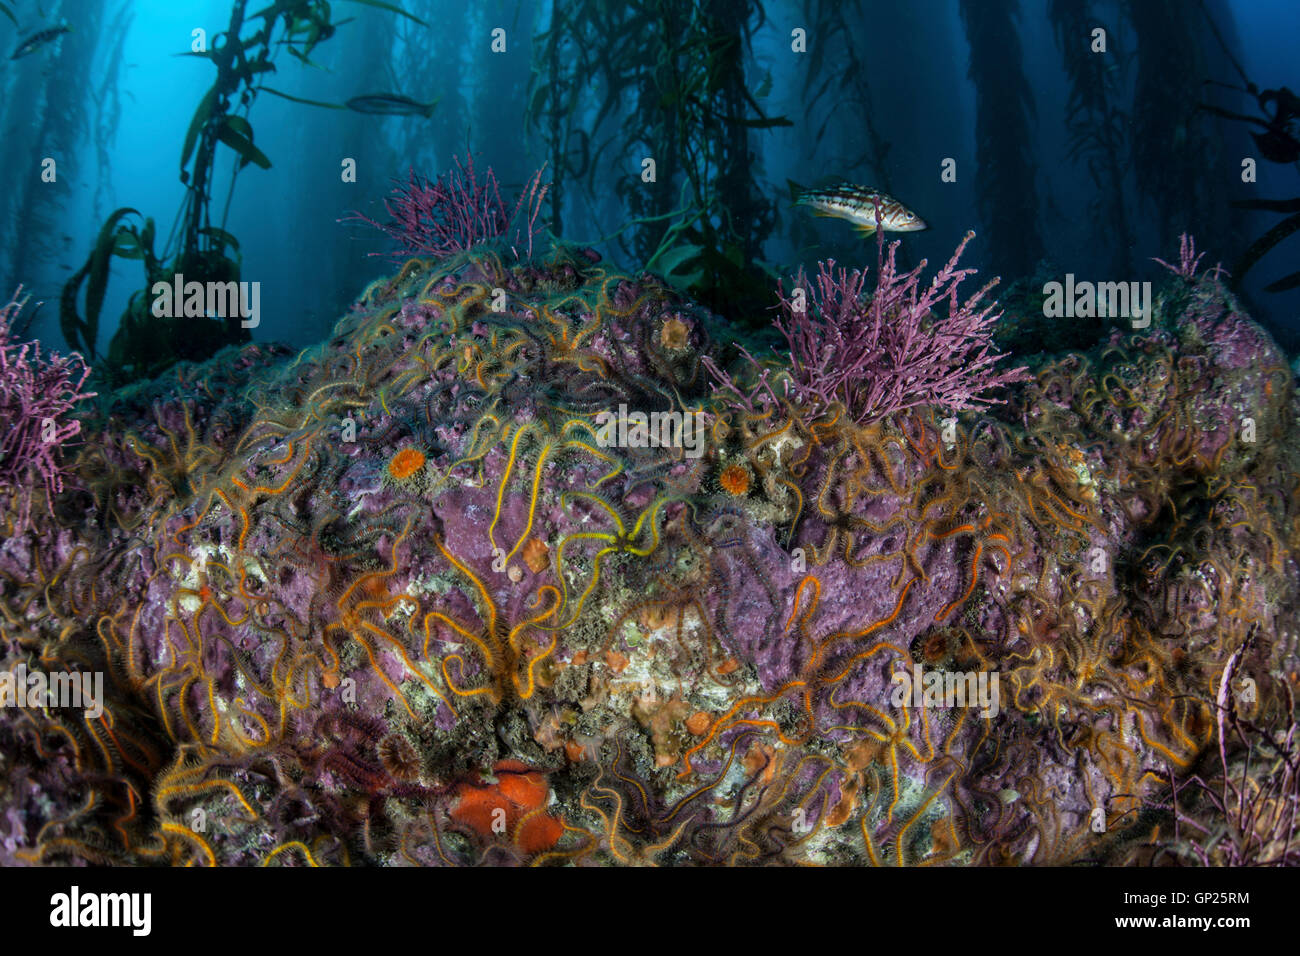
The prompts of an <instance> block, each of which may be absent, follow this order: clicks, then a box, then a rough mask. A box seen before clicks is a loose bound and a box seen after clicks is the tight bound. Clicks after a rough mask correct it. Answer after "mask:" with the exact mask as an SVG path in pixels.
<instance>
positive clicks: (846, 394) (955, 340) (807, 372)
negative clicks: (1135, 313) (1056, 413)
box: [715, 232, 1027, 424]
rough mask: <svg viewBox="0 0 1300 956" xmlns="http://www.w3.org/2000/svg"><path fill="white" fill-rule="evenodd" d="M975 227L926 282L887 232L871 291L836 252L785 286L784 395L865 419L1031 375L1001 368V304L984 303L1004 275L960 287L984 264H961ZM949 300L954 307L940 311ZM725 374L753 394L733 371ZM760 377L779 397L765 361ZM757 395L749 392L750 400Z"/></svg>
mask: <svg viewBox="0 0 1300 956" xmlns="http://www.w3.org/2000/svg"><path fill="white" fill-rule="evenodd" d="M882 235H883V234H882ZM974 235H975V234H974V233H973V232H972V233H967V234H966V237H965V238H964V239H963V240H962V241H961V244H960V245H959V246H958V247H957V251H956V252H954V253H953V255H952V258H951V259H949V260H948V262H947V264H946V265H944V267H943V268H942V269H940V270H939V272H938V273H937V274H936V275H935V276H934V278H933V279H932V280H931V281H930V284H929V285H928V286H926V287H924V289H923V288H922V285H921V273H922V271H923V270H924V268H925V266H926V263H925V260H922V261H921V263H920V264H919V265H918V266H917V267H916V268H915V269H913V270H911V271H910V272H906V273H900V271H899V269H898V266H897V264H896V261H895V257H896V254H897V251H898V243H897V242H894V243H891V244H890V246H889V251H888V253H885V252H884V247H883V240H882V241H881V244H880V246H879V249H880V255H879V256H878V257H877V264H878V268H877V279H876V286H875V291H874V293H873V294H872V295H871V296H870V298H869V299H868V298H867V297H866V295H865V289H866V273H865V272H863V271H861V270H857V269H855V270H853V271H852V272H849V271H848V270H847V269H843V268H841V269H836V268H835V261H834V260H829V261H826V262H821V263H819V264H818V272H817V278H816V280H815V281H814V282H810V281H809V280H808V279H807V277H806V276H804V275H803V274H802V273H800V275H799V276H798V277H797V278H796V279H795V284H794V289H793V290H792V291H791V293H790V294H789V295H786V294H785V291H784V288H782V290H781V293H780V315H779V317H778V318H777V319H776V323H775V324H776V327H777V328H778V329H779V330H780V331H781V334H782V335H783V336H785V340H786V342H787V344H788V345H789V350H790V370H789V378H788V380H787V381H786V382H785V383H784V388H783V390H782V393H781V395H780V396H779V397H780V398H787V399H789V400H791V401H793V402H795V403H796V404H798V405H799V406H800V407H801V408H802V409H804V410H805V411H807V412H809V413H812V414H820V413H823V412H825V411H827V410H829V409H831V408H833V407H835V406H837V405H838V406H839V407H841V408H843V409H844V410H845V412H846V413H847V414H848V415H849V416H850V417H851V418H852V419H853V420H854V421H855V422H857V423H858V424H866V423H867V422H871V421H876V420H878V419H880V418H883V417H885V416H886V415H890V414H894V413H897V412H902V411H906V410H908V409H911V408H917V407H919V406H922V405H926V406H938V407H940V408H944V409H948V410H951V411H964V410H966V409H971V408H982V407H987V406H988V405H991V404H995V403H999V402H1000V401H1002V400H1001V399H998V398H994V397H993V396H991V395H990V394H989V393H990V392H992V391H994V390H995V389H998V388H1001V387H1003V386H1006V385H1010V384H1013V383H1015V382H1021V381H1024V380H1025V378H1026V377H1027V376H1026V375H1025V370H1024V369H1023V368H1017V369H1011V370H1003V371H999V370H998V369H997V368H996V367H995V366H996V364H997V362H998V361H999V359H1001V358H1002V357H1003V356H1002V355H1001V354H1000V353H998V352H997V351H996V350H995V349H994V347H993V343H992V339H991V335H992V326H993V324H994V323H995V322H996V321H997V319H998V317H999V316H1000V315H1001V313H1000V312H998V311H997V303H996V302H990V303H988V304H987V305H983V306H982V307H981V303H982V302H983V301H984V298H985V296H986V294H987V293H988V292H989V290H990V289H992V288H993V286H994V285H995V284H996V283H997V280H996V279H994V280H993V281H991V282H988V283H986V284H985V285H984V286H983V287H982V288H981V289H979V290H978V291H977V292H975V293H974V294H973V295H972V296H970V298H968V299H966V300H965V301H964V302H962V301H959V300H958V297H957V289H958V286H960V285H961V283H962V280H964V279H965V278H966V277H968V276H970V275H973V274H974V273H975V271H976V270H974V269H958V268H957V261H958V259H959V258H960V257H961V254H962V252H963V251H964V250H965V248H966V245H967V243H969V242H970V240H971V239H972V238H974ZM941 304H945V305H946V314H942V315H940V314H939V312H938V308H937V307H938V306H940V305H941ZM753 364H755V365H756V364H757V363H753ZM715 374H716V377H717V378H718V379H719V381H720V383H721V384H722V385H723V386H724V388H727V389H729V390H731V391H733V392H735V393H736V394H737V395H738V396H740V397H741V398H742V399H743V398H744V395H743V393H741V392H740V391H739V389H738V388H737V387H736V386H735V384H734V383H732V381H731V379H730V378H729V377H728V376H726V375H724V374H721V373H715ZM760 381H761V384H760V386H759V393H758V395H757V396H756V397H757V401H758V402H759V403H760V404H761V403H763V402H764V401H766V400H771V401H772V402H773V403H774V404H775V403H776V400H777V398H778V396H777V395H776V393H775V392H773V391H772V385H771V384H770V383H769V382H768V378H767V376H766V375H764V374H762V370H760ZM752 401H753V399H745V403H746V405H749V404H750V403H751V402H752Z"/></svg>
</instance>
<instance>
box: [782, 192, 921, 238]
mask: <svg viewBox="0 0 1300 956" xmlns="http://www.w3.org/2000/svg"><path fill="white" fill-rule="evenodd" d="M795 205H796V206H807V207H809V208H810V209H811V210H812V212H813V215H814V216H831V217H833V218H836V219H844V220H846V221H848V222H849V223H851V224H852V226H853V228H854V229H856V230H857V231H858V232H859V233H860V234H861V235H863V236H870V235H871V234H872V233H874V232H875V231H876V216H877V215H879V217H880V228H881V231H882V232H919V231H920V230H922V229H927V228H929V227H928V226H926V224H925V220H924V219H922V218H921V217H920V216H918V215H917V214H916V213H914V212H912V210H910V209H908V208H907V207H906V206H904V205H903V204H902V203H901V202H899V201H898V200H897V199H894V198H893V197H892V196H887V195H885V194H884V193H882V192H877V191H876V190H874V189H868V188H867V187H866V186H858V185H855V184H853V183H841V184H840V185H838V186H831V187H829V188H827V189H809V190H808V191H806V192H803V193H800V195H799V198H798V199H796V200H795Z"/></svg>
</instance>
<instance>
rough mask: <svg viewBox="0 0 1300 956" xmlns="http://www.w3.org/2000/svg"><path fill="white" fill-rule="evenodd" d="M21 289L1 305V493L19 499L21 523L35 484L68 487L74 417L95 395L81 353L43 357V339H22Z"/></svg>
mask: <svg viewBox="0 0 1300 956" xmlns="http://www.w3.org/2000/svg"><path fill="white" fill-rule="evenodd" d="M21 295H22V289H21V288H19V289H18V291H17V292H16V293H15V294H14V296H13V298H12V299H10V301H9V303H8V304H7V305H5V306H4V308H2V309H0V494H2V495H4V496H6V497H8V498H10V499H11V500H13V501H15V502H16V507H15V508H14V509H13V512H14V515H15V520H16V524H17V527H18V528H19V529H22V528H25V527H26V526H27V524H28V521H29V519H30V515H31V504H32V495H33V491H34V486H35V485H40V486H41V487H42V488H43V489H44V491H45V494H46V495H47V496H48V497H50V498H52V497H53V496H54V495H55V494H57V493H58V492H60V491H62V490H63V480H64V469H63V464H62V461H61V454H62V450H63V447H64V446H65V445H66V444H67V442H69V441H70V440H71V439H72V438H75V437H76V436H77V435H78V434H79V433H80V431H81V423H80V422H79V421H78V420H77V419H75V418H73V417H72V415H71V413H72V410H73V409H74V408H75V407H76V405H77V403H78V402H81V401H83V400H85V399H88V398H93V397H94V395H95V393H94V392H83V391H82V386H83V385H84V384H85V382H86V378H87V376H89V375H90V368H89V367H88V366H87V365H86V363H85V361H84V360H83V359H82V358H81V356H80V355H78V354H77V353H76V352H74V353H72V354H71V355H68V356H64V357H60V356H59V355H58V354H54V355H51V356H50V357H49V358H48V359H42V358H41V344H40V342H21V343H20V342H17V341H16V340H15V337H14V334H13V323H14V320H15V319H16V318H17V317H18V314H19V312H20V311H21V310H22V307H23V305H24V304H25V303H26V301H27V300H26V299H20V298H19V296H21Z"/></svg>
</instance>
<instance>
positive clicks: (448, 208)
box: [342, 154, 550, 260]
mask: <svg viewBox="0 0 1300 956" xmlns="http://www.w3.org/2000/svg"><path fill="white" fill-rule="evenodd" d="M544 172H545V167H544V166H543V167H542V169H539V170H538V171H537V172H536V173H535V174H533V176H532V178H531V179H530V180H529V181H528V183H527V185H526V186H525V187H524V190H523V192H522V193H520V195H519V198H518V199H517V200H516V202H515V205H514V208H513V209H511V208H508V207H507V205H506V203H505V201H504V200H503V199H502V198H501V185H500V183H499V182H498V181H497V177H496V174H495V173H494V172H493V171H492V167H490V166H489V167H488V168H487V170H486V172H485V173H484V174H483V177H482V179H481V180H480V178H479V176H478V173H477V171H476V170H475V168H474V157H473V155H472V154H469V155H467V156H466V157H465V160H464V161H463V162H462V160H461V159H460V158H459V157H456V159H455V161H454V166H453V168H451V169H449V170H448V171H447V172H445V173H443V174H442V175H441V176H439V177H438V178H437V179H434V180H429V179H426V178H423V177H421V176H419V175H417V174H416V172H415V170H411V171H410V179H409V180H408V181H407V182H405V183H403V182H401V181H397V188H396V189H395V190H394V191H393V193H392V195H390V196H389V197H388V198H387V199H385V200H384V206H385V208H386V209H387V210H388V215H389V216H390V217H391V218H390V220H389V221H388V222H386V223H380V222H376V221H375V220H373V219H371V218H369V217H368V216H365V215H363V214H361V213H353V214H352V215H351V216H349V217H347V219H345V220H342V221H360V222H364V223H366V224H367V225H370V226H373V227H375V228H376V229H379V230H380V231H381V232H383V233H384V234H385V235H387V236H388V237H389V238H391V239H395V240H397V242H398V243H399V244H400V245H401V249H400V250H399V251H396V252H392V253H372V255H386V256H388V257H389V258H390V259H394V260H401V259H404V258H407V257H410V256H413V255H415V256H431V257H434V258H443V257H446V256H449V255H453V254H454V253H457V252H464V251H465V250H467V249H469V248H471V247H473V246H476V245H479V244H480V243H483V242H490V241H492V240H495V239H501V238H507V239H508V240H509V242H510V243H511V245H512V248H513V249H514V251H515V254H516V255H519V252H518V249H519V247H524V255H525V256H531V255H532V252H533V240H534V238H535V237H536V236H537V234H538V232H539V230H538V225H537V220H538V218H539V216H540V214H541V210H542V202H543V200H544V199H545V198H546V194H547V192H548V190H549V189H550V184H549V183H547V184H545V185H543V184H542V174H543V173H544Z"/></svg>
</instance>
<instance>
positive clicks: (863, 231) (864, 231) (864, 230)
mask: <svg viewBox="0 0 1300 956" xmlns="http://www.w3.org/2000/svg"><path fill="white" fill-rule="evenodd" d="M853 229H854V230H855V231H856V232H857V234H858V235H859V236H862V237H863V238H866V237H867V236H871V235H874V234H875V232H876V227H875V226H874V225H867V226H854V227H853Z"/></svg>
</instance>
